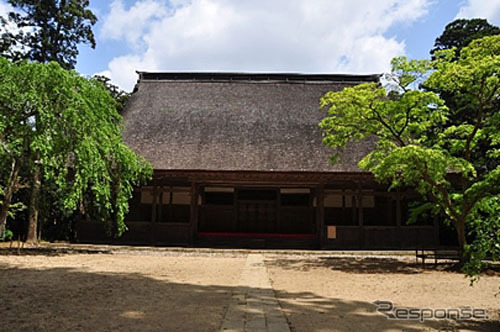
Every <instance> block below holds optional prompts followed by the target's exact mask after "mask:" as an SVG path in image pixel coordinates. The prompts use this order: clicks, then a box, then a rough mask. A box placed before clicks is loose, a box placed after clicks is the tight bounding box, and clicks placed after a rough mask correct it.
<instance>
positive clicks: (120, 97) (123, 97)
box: [93, 75, 130, 114]
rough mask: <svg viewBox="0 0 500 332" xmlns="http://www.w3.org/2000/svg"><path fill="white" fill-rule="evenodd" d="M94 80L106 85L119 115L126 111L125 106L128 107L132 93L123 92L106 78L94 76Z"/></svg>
mask: <svg viewBox="0 0 500 332" xmlns="http://www.w3.org/2000/svg"><path fill="white" fill-rule="evenodd" d="M93 78H94V79H96V80H98V81H99V82H101V83H102V84H104V87H105V88H106V90H108V92H109V94H110V95H111V97H113V99H114V100H115V102H116V110H117V111H118V113H120V114H122V113H123V110H124V109H125V105H127V102H128V100H129V98H130V93H128V92H126V91H123V90H121V89H120V88H119V87H118V86H116V85H114V84H111V80H110V79H109V78H107V77H106V76H103V75H95V76H93Z"/></svg>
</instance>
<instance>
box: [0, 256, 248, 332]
mask: <svg viewBox="0 0 500 332" xmlns="http://www.w3.org/2000/svg"><path fill="white" fill-rule="evenodd" d="M244 263H245V257H206V256H199V257H197V256H185V255H184V256H179V255H172V256H165V255H161V256H159V255H109V254H64V255H55V256H54V255H21V256H17V255H1V256H0V299H1V300H0V331H214V330H217V329H218V328H219V327H220V325H221V323H222V319H223V315H224V312H225V309H226V307H227V305H228V304H229V300H230V297H231V292H232V289H233V287H234V285H235V283H237V282H238V279H239V277H240V274H241V270H242V268H243V266H244Z"/></svg>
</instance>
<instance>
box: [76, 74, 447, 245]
mask: <svg viewBox="0 0 500 332" xmlns="http://www.w3.org/2000/svg"><path fill="white" fill-rule="evenodd" d="M138 74H139V80H138V83H137V85H136V88H135V90H134V93H133V94H132V96H131V99H130V101H129V103H128V105H127V107H126V110H125V112H124V114H123V116H124V125H125V129H124V140H125V142H126V143H127V144H128V145H129V146H130V147H131V148H132V149H133V150H134V151H136V152H137V153H138V154H140V155H142V156H143V157H145V158H146V159H147V160H149V161H150V162H151V163H152V165H153V167H154V178H153V180H152V181H151V182H150V183H149V184H148V185H147V186H144V187H141V188H137V189H136V191H135V192H134V196H133V199H132V200H131V202H130V212H129V214H128V215H127V217H126V224H127V226H128V228H129V230H128V231H127V232H126V233H125V234H124V235H123V236H122V237H121V238H120V239H118V240H114V241H117V242H119V243H131V244H148V245H191V246H227V247H250V248H324V249H329V248H331V249H334V248H336V249H411V248H421V247H425V246H435V245H438V244H439V237H440V234H439V227H438V222H437V220H436V219H435V218H421V219H422V220H419V221H418V222H417V223H414V224H411V225H409V224H407V222H406V221H407V219H408V209H409V205H410V204H411V202H412V201H414V200H415V199H417V198H418V197H417V196H416V195H415V194H414V193H412V192H411V191H388V188H387V186H385V185H381V184H379V183H377V182H375V180H374V178H373V176H372V175H371V174H370V173H367V172H363V171H361V170H360V169H359V167H358V165H357V163H358V162H359V160H361V158H362V157H364V156H365V155H366V154H367V153H368V152H369V151H370V148H371V147H372V145H371V144H373V142H361V143H357V144H352V145H350V146H348V147H347V148H346V149H344V150H343V151H342V154H341V160H340V162H339V163H338V164H335V165H332V164H331V163H330V162H329V157H330V156H331V154H332V151H331V149H329V148H327V147H325V146H323V145H322V133H321V130H320V128H319V127H318V123H319V122H320V120H321V119H322V118H323V117H324V116H325V115H326V110H321V109H320V108H319V100H320V97H322V96H323V95H324V94H325V93H326V92H328V91H335V90H337V91H338V90H341V89H343V88H344V87H347V86H352V85H356V84H360V83H366V82H376V81H378V80H379V75H331V74H326V75H323V74H321V75H302V74H260V73H258V74H257V73H255V74H253V73H252V74H248V73H247V74H241V73H152V72H139V73H138ZM103 234H104V232H103V231H102V225H100V224H98V223H94V222H85V223H83V224H82V225H80V231H79V236H80V239H81V241H97V242H106V241H109V239H106V237H105V236H104V235H103Z"/></svg>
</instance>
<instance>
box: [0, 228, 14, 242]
mask: <svg viewBox="0 0 500 332" xmlns="http://www.w3.org/2000/svg"><path fill="white" fill-rule="evenodd" d="M13 236H14V233H12V231H11V230H10V229H6V230H5V235H4V236H3V237H1V236H0V241H10V240H12V237H13Z"/></svg>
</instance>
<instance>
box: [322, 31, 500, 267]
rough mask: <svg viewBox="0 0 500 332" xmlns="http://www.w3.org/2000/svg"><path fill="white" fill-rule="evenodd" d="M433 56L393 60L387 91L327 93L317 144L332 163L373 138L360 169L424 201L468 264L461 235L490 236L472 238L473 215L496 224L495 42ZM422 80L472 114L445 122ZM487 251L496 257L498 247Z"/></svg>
mask: <svg viewBox="0 0 500 332" xmlns="http://www.w3.org/2000/svg"><path fill="white" fill-rule="evenodd" d="M436 54H437V55H438V56H437V57H436V59H435V60H434V61H433V62H430V61H428V60H419V61H417V60H412V61H407V60H406V58H395V59H393V61H392V66H393V71H392V74H391V75H388V80H389V84H388V85H387V86H386V88H384V87H382V86H380V85H379V84H376V83H370V84H361V85H358V86H355V87H352V88H346V89H344V90H343V91H340V92H328V93H327V94H326V95H325V96H323V97H322V99H321V105H322V107H328V116H327V117H325V118H324V119H323V120H322V121H321V123H320V126H321V128H322V129H323V133H324V144H325V145H327V146H329V147H331V148H333V149H335V150H334V154H333V157H332V160H333V161H335V160H336V158H337V157H338V153H339V151H338V150H337V149H338V148H342V147H345V146H346V145H347V144H348V143H350V142H352V141H359V140H366V139H373V137H376V138H377V142H376V146H375V147H374V148H373V150H372V151H371V152H370V153H369V154H368V155H367V156H365V157H364V158H363V159H362V160H361V161H360V163H359V165H360V167H361V168H362V169H364V170H367V171H370V172H372V173H373V174H374V176H375V178H376V179H377V180H378V181H381V182H388V183H390V188H395V187H401V186H408V187H413V188H415V189H416V190H417V191H418V192H419V193H420V194H421V195H422V196H424V197H426V198H427V197H428V198H429V203H427V204H426V205H425V208H430V209H432V210H433V211H436V212H437V211H439V212H440V213H442V214H443V215H444V216H445V217H446V219H447V221H448V222H450V223H451V224H453V225H454V226H455V229H456V231H457V239H458V243H459V246H460V249H461V250H462V253H463V256H462V257H463V262H466V261H467V262H469V263H470V262H471V259H470V257H471V256H472V255H473V253H472V251H474V250H475V249H474V247H473V246H469V245H467V242H466V232H467V230H470V229H473V230H475V231H476V232H477V234H482V235H483V236H480V237H479V238H478V239H477V241H479V243H486V242H488V241H490V239H489V238H488V237H489V236H493V235H491V234H492V233H491V232H487V231H486V232H485V231H484V229H483V230H482V231H480V232H479V228H478V227H477V220H478V219H477V218H478V216H483V219H487V220H489V221H491V223H492V224H494V225H491V227H489V230H494V229H497V230H498V229H499V227H498V226H499V223H500V221H499V220H498V216H497V215H492V214H491V213H492V212H494V211H498V210H495V209H489V208H486V207H487V206H489V205H490V204H493V203H494V202H496V203H495V204H498V202H499V197H500V165H499V161H498V160H500V110H499V109H498V101H499V98H500V76H499V74H500V36H494V37H485V38H483V39H480V40H475V41H473V42H471V43H470V44H469V46H467V47H465V48H464V49H463V50H462V51H461V53H460V55H458V54H457V53H456V50H455V49H451V50H443V51H440V52H437V53H436ZM456 57H458V58H456ZM431 69H432V71H431ZM422 81H423V83H424V85H425V86H427V87H430V88H431V89H432V90H433V91H446V92H448V93H451V94H454V95H455V96H459V97H460V100H461V103H462V105H464V107H467V112H468V113H469V114H473V116H471V117H470V120H469V121H465V122H463V123H459V124H456V123H453V122H452V121H450V120H451V119H450V110H449V108H448V107H447V105H446V104H445V101H444V100H443V99H441V98H440V96H439V95H438V94H437V93H435V92H433V91H426V90H421V89H418V86H419V83H420V82H422ZM465 105H466V106H465ZM482 153H484V155H481V154H482ZM420 210H422V207H421V209H420ZM485 225H486V224H485V223H481V226H485ZM495 227H496V228H495ZM495 236H497V235H495ZM493 242H495V241H493ZM490 249H491V250H493V252H492V254H493V256H494V257H495V258H496V259H498V258H499V257H500V248H499V246H498V242H496V245H495V246H493V248H491V246H490ZM478 264H479V263H478ZM471 271H472V270H471Z"/></svg>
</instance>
